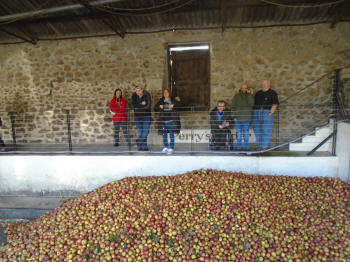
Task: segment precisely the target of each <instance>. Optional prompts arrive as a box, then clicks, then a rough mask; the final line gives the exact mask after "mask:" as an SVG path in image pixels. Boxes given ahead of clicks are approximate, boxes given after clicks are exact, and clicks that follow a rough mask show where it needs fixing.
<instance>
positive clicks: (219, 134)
mask: <svg viewBox="0 0 350 262" xmlns="http://www.w3.org/2000/svg"><path fill="white" fill-rule="evenodd" d="M213 134H214V147H215V149H216V150H220V149H224V147H225V146H226V140H227V134H229V130H228V129H226V128H223V129H217V130H215V131H214V132H213Z"/></svg>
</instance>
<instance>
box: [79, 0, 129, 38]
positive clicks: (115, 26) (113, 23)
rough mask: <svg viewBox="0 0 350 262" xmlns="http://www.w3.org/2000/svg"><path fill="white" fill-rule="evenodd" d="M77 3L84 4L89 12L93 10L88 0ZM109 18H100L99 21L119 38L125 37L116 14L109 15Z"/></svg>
mask: <svg viewBox="0 0 350 262" xmlns="http://www.w3.org/2000/svg"><path fill="white" fill-rule="evenodd" d="M79 3H80V4H82V5H84V6H85V7H86V8H87V9H89V10H90V11H91V13H94V12H95V9H94V7H93V6H92V5H91V4H90V2H89V0H79ZM110 17H111V18H102V19H101V21H102V23H104V24H105V25H107V26H108V27H109V28H110V29H111V30H112V31H114V32H115V33H116V34H117V35H119V36H120V37H121V38H124V37H125V29H124V28H123V27H122V25H121V22H120V20H119V18H118V17H117V16H116V15H110Z"/></svg>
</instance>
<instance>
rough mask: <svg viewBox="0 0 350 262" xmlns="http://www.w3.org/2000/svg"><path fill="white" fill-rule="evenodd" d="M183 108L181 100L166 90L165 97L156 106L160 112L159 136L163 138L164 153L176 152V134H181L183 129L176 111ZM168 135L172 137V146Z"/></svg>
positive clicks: (158, 122) (156, 109)
mask: <svg viewBox="0 0 350 262" xmlns="http://www.w3.org/2000/svg"><path fill="white" fill-rule="evenodd" d="M180 106H181V103H180V101H179V98H178V97H177V98H174V97H171V94H170V90H169V89H167V88H166V89H164V91H163V97H162V98H160V99H159V101H158V102H157V104H156V105H155V106H154V110H155V111H156V112H159V117H158V121H157V124H158V126H157V128H158V134H160V135H162V136H163V144H164V148H163V150H162V153H168V154H171V153H173V152H174V146H175V144H174V141H175V137H174V133H177V134H178V133H179V132H180V129H181V123H180V118H179V114H178V112H177V111H175V110H176V109H177V108H179V107H180ZM168 134H169V137H170V145H169V142H168Z"/></svg>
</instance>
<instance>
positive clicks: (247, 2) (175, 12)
mask: <svg viewBox="0 0 350 262" xmlns="http://www.w3.org/2000/svg"><path fill="white" fill-rule="evenodd" d="M90 1H91V2H92V1H100V0H90ZM186 1H187V0H179V2H174V1H170V0H128V1H118V2H115V3H113V4H104V5H100V6H94V7H93V8H79V9H72V10H67V11H64V12H59V13H50V14H46V15H44V16H41V17H37V16H35V17H32V18H30V19H29V20H28V19H27V20H23V21H24V22H21V21H22V18H21V19H18V20H19V21H17V22H15V23H11V24H7V22H8V21H4V20H3V21H4V22H5V23H4V22H0V25H1V24H2V26H3V27H4V28H5V29H6V28H7V29H8V28H12V30H15V31H16V30H17V29H16V27H17V28H22V27H23V25H25V26H27V28H28V29H29V30H30V31H32V32H33V34H37V35H38V37H39V39H40V38H55V37H57V38H61V37H64V36H70V35H76V36H82V35H90V36H91V35H101V33H106V34H108V33H113V30H112V29H111V28H110V27H109V26H108V25H106V24H105V23H104V22H103V21H102V19H103V18H104V17H108V21H109V22H111V23H112V24H113V21H115V19H116V18H115V17H118V19H119V21H120V24H121V25H122V27H123V28H124V30H126V32H132V31H133V32H135V31H138V32H143V31H145V32H146V31H156V30H164V29H165V30H166V29H172V28H175V29H176V28H208V27H220V26H221V25H222V17H221V16H222V9H221V8H222V7H221V5H222V1H221V0H206V1H203V0H194V1H190V2H188V4H187V5H186V4H185V5H183V6H181V7H180V8H176V7H177V6H176V3H181V4H183V3H186ZM77 3H78V1H77V0H60V1H56V0H11V1H9V0H8V1H0V19H1V17H4V16H6V14H18V13H23V12H28V11H30V10H37V9H40V8H48V7H57V6H67V5H77ZM169 3H170V5H169ZM159 6H162V7H163V8H157V9H154V10H155V11H157V12H160V13H157V14H149V15H145V16H126V15H117V14H118V13H121V12H124V13H125V12H126V10H125V9H140V8H141V9H143V11H145V12H146V11H151V10H152V9H151V8H152V7H159ZM168 8H171V9H172V10H171V11H167V9H168ZM121 9H124V10H121ZM139 11H140V10H139ZM224 11H225V26H263V25H272V24H295V23H300V24H301V23H310V22H320V21H333V20H334V19H335V18H336V19H344V18H347V19H350V1H346V2H341V3H340V4H338V5H329V6H323V7H315V8H294V7H293V8H288V7H283V6H277V5H270V4H267V3H264V2H261V1H259V0H235V1H229V0H226V2H225V10H224ZM129 12H136V11H135V10H134V11H132V10H129ZM138 13H139V12H138ZM77 16H79V18H77ZM82 16H83V17H82ZM113 16H114V17H113ZM16 20H17V19H16ZM13 39H15V38H14V37H13V36H10V35H8V34H6V33H1V34H0V42H4V41H12V40H13Z"/></svg>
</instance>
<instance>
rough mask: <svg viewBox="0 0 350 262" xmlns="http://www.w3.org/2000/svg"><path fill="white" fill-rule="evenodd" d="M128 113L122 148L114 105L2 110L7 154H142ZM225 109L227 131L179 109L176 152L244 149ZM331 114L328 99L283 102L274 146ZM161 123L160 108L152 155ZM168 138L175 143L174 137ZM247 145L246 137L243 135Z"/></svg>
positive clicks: (159, 142) (252, 142)
mask: <svg viewBox="0 0 350 262" xmlns="http://www.w3.org/2000/svg"><path fill="white" fill-rule="evenodd" d="M187 109H188V108H187ZM127 112H128V113H127V114H128V119H129V121H128V122H127V127H128V134H129V137H130V140H131V145H129V144H128V143H127V142H128V141H127V140H126V138H125V137H124V134H123V132H122V130H120V132H119V145H118V146H117V147H116V146H114V142H115V141H114V126H113V121H112V115H111V114H110V111H109V109H102V108H101V109H96V110H83V109H81V110H78V109H74V110H43V111H35V112H31V111H28V112H22V113H16V112H10V113H6V112H5V113H4V112H1V113H0V114H1V116H2V119H3V123H4V124H3V127H2V136H3V139H4V140H5V143H6V148H7V150H6V152H17V153H20V152H27V153H69V152H73V153H74V152H75V153H126V152H138V147H137V143H136V142H137V141H136V139H137V138H138V133H137V128H136V126H135V119H134V117H133V112H132V110H127ZM225 113H226V114H229V115H230V119H228V120H227V122H229V126H228V127H225V128H224V129H221V128H217V129H215V128H211V123H210V111H208V110H205V111H203V110H196V108H190V110H186V111H179V116H180V122H181V131H180V132H179V133H176V134H174V139H175V151H176V152H177V153H201V152H202V153H211V152H215V153H218V152H225V153H229V152H230V153H242V152H240V151H238V148H237V134H236V123H235V121H234V120H233V117H234V112H231V111H225ZM331 113H332V107H331V106H330V105H329V104H328V103H324V104H316V105H300V104H288V105H287V104H282V105H281V106H280V107H279V109H278V111H277V113H276V114H275V119H274V127H273V130H272V135H271V139H270V143H269V147H270V148H274V147H278V146H279V145H281V144H283V143H285V142H288V141H292V140H294V139H296V138H297V137H298V136H301V135H304V134H307V133H310V132H312V131H314V128H315V127H316V126H321V125H325V124H327V123H328V120H329V117H330V116H331ZM277 115H278V116H279V117H277ZM161 122H163V121H162V119H160V116H159V112H152V120H151V123H150V128H149V134H148V136H147V143H148V147H149V153H159V152H160V151H161V150H162V149H163V147H164V144H163V135H162V130H159V123H161ZM222 125H224V123H223V124H222ZM253 126H254V125H253V123H252V122H251V123H250V128H249V134H248V135H249V152H252V153H254V152H256V151H259V150H260V149H259V145H258V144H257V141H256V131H255V132H254V128H253ZM277 127H278V130H277ZM223 131H224V132H223ZM277 131H278V133H277ZM218 133H221V134H222V133H224V136H225V137H220V138H218V136H217V134H218ZM168 139H169V143H170V138H168ZM243 147H244V137H243V138H242V148H243ZM278 150H279V151H280V152H282V151H288V148H287V147H281V148H278ZM245 151H248V150H245Z"/></svg>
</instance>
